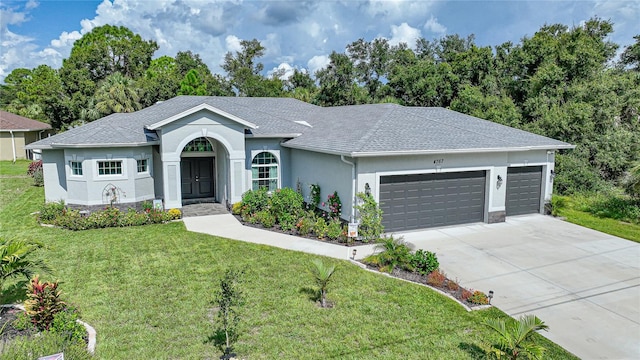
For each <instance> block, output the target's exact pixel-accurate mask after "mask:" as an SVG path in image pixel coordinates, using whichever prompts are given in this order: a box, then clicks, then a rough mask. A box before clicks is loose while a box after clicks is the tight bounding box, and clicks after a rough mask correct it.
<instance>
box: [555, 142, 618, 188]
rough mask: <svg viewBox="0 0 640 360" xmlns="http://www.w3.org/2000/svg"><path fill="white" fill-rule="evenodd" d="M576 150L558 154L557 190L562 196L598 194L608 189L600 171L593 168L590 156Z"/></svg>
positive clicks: (556, 168) (556, 169)
mask: <svg viewBox="0 0 640 360" xmlns="http://www.w3.org/2000/svg"><path fill="white" fill-rule="evenodd" d="M579 151H580V150H579V149H575V150H574V151H572V152H571V153H568V154H557V155H556V157H555V159H556V167H555V172H556V177H555V188H556V190H557V191H558V193H559V194H561V195H570V194H575V193H583V192H597V191H601V190H603V189H604V188H605V187H606V183H605V181H604V180H602V177H601V176H600V174H599V172H598V170H597V169H596V168H595V167H594V166H591V164H590V163H589V161H588V158H589V156H588V155H586V156H585V155H582V154H580V153H579Z"/></svg>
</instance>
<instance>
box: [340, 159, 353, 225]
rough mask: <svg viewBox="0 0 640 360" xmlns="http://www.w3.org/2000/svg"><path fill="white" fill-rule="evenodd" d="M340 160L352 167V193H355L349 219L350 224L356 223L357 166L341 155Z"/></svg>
mask: <svg viewBox="0 0 640 360" xmlns="http://www.w3.org/2000/svg"><path fill="white" fill-rule="evenodd" d="M340 160H342V162H343V163H345V164H347V165H351V191H352V192H353V194H352V197H351V218H350V219H349V221H350V222H355V221H356V201H357V198H356V164H355V163H353V162H351V161H348V160H347V159H345V158H344V155H340Z"/></svg>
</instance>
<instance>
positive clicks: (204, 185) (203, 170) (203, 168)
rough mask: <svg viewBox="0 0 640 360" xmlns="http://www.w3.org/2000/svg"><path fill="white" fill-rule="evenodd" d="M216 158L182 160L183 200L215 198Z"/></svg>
mask: <svg viewBox="0 0 640 360" xmlns="http://www.w3.org/2000/svg"><path fill="white" fill-rule="evenodd" d="M214 161H215V160H214V158H212V157H206V158H182V160H181V166H180V169H181V173H182V198H183V199H195V198H205V197H214V191H213V186H214V184H213V168H214Z"/></svg>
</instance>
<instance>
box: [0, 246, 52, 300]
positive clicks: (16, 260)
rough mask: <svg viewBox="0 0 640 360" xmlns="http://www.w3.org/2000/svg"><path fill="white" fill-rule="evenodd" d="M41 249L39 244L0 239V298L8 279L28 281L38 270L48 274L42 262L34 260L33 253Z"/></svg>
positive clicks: (46, 267) (47, 268) (47, 269)
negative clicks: (17, 278)
mask: <svg viewBox="0 0 640 360" xmlns="http://www.w3.org/2000/svg"><path fill="white" fill-rule="evenodd" d="M42 247H43V246H42V244H39V243H28V242H26V241H23V240H5V239H0V296H2V294H3V293H4V291H5V288H4V286H5V283H6V282H7V280H9V279H12V278H16V277H20V276H24V277H25V279H27V280H29V279H30V278H31V277H32V276H33V275H34V274H35V273H36V271H38V270H41V271H44V272H49V267H48V266H47V265H46V264H45V263H44V262H43V261H42V260H39V259H34V252H36V251H37V250H38V249H41V248H42Z"/></svg>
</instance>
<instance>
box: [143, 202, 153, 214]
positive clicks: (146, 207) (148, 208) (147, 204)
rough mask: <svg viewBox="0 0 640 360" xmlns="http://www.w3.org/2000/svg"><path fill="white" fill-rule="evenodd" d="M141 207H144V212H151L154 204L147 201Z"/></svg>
mask: <svg viewBox="0 0 640 360" xmlns="http://www.w3.org/2000/svg"><path fill="white" fill-rule="evenodd" d="M140 206H141V207H142V211H144V212H150V211H151V210H153V204H152V203H151V202H150V201H146V200H145V201H143V202H142V204H141V205H140Z"/></svg>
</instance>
